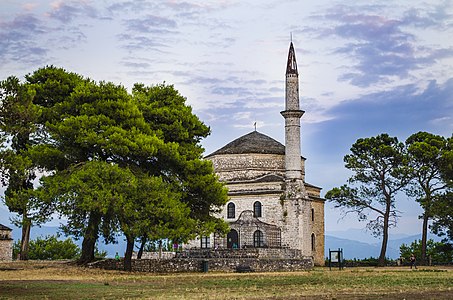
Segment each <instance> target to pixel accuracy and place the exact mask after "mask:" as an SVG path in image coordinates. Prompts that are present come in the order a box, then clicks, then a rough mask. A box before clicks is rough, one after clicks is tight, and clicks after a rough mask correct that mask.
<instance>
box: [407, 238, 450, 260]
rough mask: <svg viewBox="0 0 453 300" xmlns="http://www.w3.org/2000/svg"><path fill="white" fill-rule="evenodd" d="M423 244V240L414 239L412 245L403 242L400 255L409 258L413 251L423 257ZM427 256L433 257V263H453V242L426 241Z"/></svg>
mask: <svg viewBox="0 0 453 300" xmlns="http://www.w3.org/2000/svg"><path fill="white" fill-rule="evenodd" d="M422 248H423V244H422V241H421V240H418V241H417V240H416V241H413V242H412V243H411V244H410V245H406V244H402V245H401V246H400V255H401V257H404V258H406V259H408V258H409V257H410V255H411V254H412V253H414V254H415V257H421V254H422ZM426 257H427V258H428V257H431V261H432V262H433V263H440V264H442V263H443V264H445V263H447V264H448V263H451V262H452V260H453V244H449V243H443V242H435V241H433V240H431V239H430V240H428V241H427V242H426Z"/></svg>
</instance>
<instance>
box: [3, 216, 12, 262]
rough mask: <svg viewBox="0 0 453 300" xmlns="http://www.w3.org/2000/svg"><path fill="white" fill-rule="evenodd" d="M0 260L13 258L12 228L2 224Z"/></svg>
mask: <svg viewBox="0 0 453 300" xmlns="http://www.w3.org/2000/svg"><path fill="white" fill-rule="evenodd" d="M0 228H1V229H0V260H12V259H13V239H12V234H11V230H10V229H6V228H7V227H4V226H3V225H1V224H0Z"/></svg>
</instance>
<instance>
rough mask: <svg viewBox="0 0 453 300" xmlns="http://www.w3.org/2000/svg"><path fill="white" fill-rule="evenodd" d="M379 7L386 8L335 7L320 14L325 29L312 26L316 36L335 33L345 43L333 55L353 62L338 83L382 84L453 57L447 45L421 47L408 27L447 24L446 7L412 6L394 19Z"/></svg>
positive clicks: (328, 35) (384, 8)
mask: <svg viewBox="0 0 453 300" xmlns="http://www.w3.org/2000/svg"><path fill="white" fill-rule="evenodd" d="M383 10H390V7H385V6H376V5H375V6H372V5H371V6H357V5H355V6H354V7H352V6H346V5H338V6H335V7H333V8H332V9H330V10H329V11H328V12H327V13H325V14H324V15H323V16H322V19H323V20H328V21H329V27H325V26H324V27H322V28H321V29H319V30H317V32H318V33H319V37H322V38H327V37H329V38H330V37H332V36H335V37H339V38H341V39H343V40H344V41H346V42H345V43H344V45H342V46H339V47H337V48H336V49H335V50H334V51H333V53H334V54H340V55H342V56H343V57H345V58H347V59H349V60H352V61H353V64H352V65H351V66H348V67H347V69H348V70H347V71H346V72H345V73H344V74H342V75H341V76H340V77H339V78H338V79H339V80H340V81H347V82H349V83H351V84H352V85H355V86H359V87H369V86H371V85H372V84H380V83H384V84H385V83H389V82H393V81H394V80H401V79H405V78H408V77H409V76H410V75H411V73H412V72H413V71H415V70H420V69H422V68H426V67H428V66H431V65H433V64H435V63H436V62H437V61H438V60H439V59H442V58H447V57H453V47H442V46H439V45H424V46H423V45H422V44H420V41H419V39H420V37H419V36H418V35H417V33H416V31H415V32H414V30H412V28H420V27H423V28H424V29H426V28H427V27H445V26H447V25H446V23H447V21H446V20H447V19H448V18H450V20H451V15H450V14H447V13H446V10H447V8H440V7H438V8H437V9H436V11H435V12H436V13H434V12H429V11H428V12H425V11H424V10H422V8H417V9H415V8H413V9H410V10H408V11H405V12H403V13H402V14H401V15H399V16H397V17H395V16H393V17H391V16H388V17H386V15H387V14H384V13H382V11H383ZM439 15H440V17H437V16H439ZM318 17H319V15H318ZM450 27H451V25H450ZM313 32H314V29H313ZM413 32H414V33H413Z"/></svg>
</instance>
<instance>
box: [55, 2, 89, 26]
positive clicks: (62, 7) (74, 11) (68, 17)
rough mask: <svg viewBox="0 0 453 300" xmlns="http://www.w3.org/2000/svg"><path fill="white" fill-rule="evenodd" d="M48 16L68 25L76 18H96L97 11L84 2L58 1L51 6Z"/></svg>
mask: <svg viewBox="0 0 453 300" xmlns="http://www.w3.org/2000/svg"><path fill="white" fill-rule="evenodd" d="M48 16H49V17H50V18H52V19H56V20H58V21H60V22H62V23H70V22H71V21H72V20H74V19H75V18H78V17H90V18H97V17H98V11H97V9H96V8H94V7H93V6H91V5H89V4H88V3H87V2H86V1H69V2H68V1H59V2H55V3H53V4H52V10H51V11H50V12H49V13H48Z"/></svg>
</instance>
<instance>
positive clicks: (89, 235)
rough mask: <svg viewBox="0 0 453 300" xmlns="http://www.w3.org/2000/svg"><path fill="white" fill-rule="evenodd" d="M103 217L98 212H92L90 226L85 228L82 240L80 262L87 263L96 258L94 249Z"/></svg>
mask: <svg viewBox="0 0 453 300" xmlns="http://www.w3.org/2000/svg"><path fill="white" fill-rule="evenodd" d="M100 221H101V217H100V216H99V214H97V213H91V214H90V219H89V220H88V226H87V229H86V230H85V235H84V236H83V242H82V251H81V252H82V253H81V255H80V258H79V263H80V264H87V263H89V262H92V261H93V260H94V250H95V248H96V241H97V239H98V227H99V223H100Z"/></svg>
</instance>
